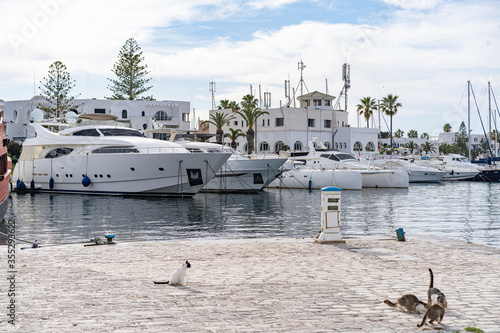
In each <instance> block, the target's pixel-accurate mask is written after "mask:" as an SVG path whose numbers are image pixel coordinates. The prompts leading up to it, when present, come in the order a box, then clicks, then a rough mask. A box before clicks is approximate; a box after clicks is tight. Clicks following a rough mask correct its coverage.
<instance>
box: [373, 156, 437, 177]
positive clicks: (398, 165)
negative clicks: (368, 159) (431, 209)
mask: <svg viewBox="0 0 500 333" xmlns="http://www.w3.org/2000/svg"><path fill="white" fill-rule="evenodd" d="M373 162H374V164H375V165H376V166H377V167H379V168H381V169H383V170H404V171H406V172H408V176H409V182H410V183H439V182H440V181H441V180H442V178H443V177H444V176H445V174H446V172H445V171H442V170H438V169H437V168H433V167H430V166H424V165H421V164H420V163H418V162H417V161H416V160H415V159H414V158H411V159H410V160H404V159H400V158H396V159H393V158H391V159H374V161H373Z"/></svg>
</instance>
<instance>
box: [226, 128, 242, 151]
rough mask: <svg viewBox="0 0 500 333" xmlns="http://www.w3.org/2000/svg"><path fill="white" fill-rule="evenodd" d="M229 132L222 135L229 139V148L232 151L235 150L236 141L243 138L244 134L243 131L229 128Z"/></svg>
mask: <svg viewBox="0 0 500 333" xmlns="http://www.w3.org/2000/svg"><path fill="white" fill-rule="evenodd" d="M229 131H230V132H231V133H226V134H224V137H225V138H229V139H230V140H231V148H233V149H236V140H237V139H238V138H239V137H240V136H242V137H245V136H246V134H245V133H243V131H242V130H241V129H239V128H238V129H232V128H229Z"/></svg>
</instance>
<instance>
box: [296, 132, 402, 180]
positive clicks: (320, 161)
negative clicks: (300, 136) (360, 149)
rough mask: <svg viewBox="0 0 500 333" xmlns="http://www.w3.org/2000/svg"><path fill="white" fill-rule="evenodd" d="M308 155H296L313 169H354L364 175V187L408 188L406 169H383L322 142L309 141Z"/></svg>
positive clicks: (297, 158)
mask: <svg viewBox="0 0 500 333" xmlns="http://www.w3.org/2000/svg"><path fill="white" fill-rule="evenodd" d="M309 147H310V148H309V152H308V153H307V155H302V156H294V157H293V158H294V159H295V160H298V161H304V162H305V165H306V166H307V167H310V168H312V169H327V170H342V169H343V170H345V169H348V170H352V171H357V172H359V173H360V174H361V177H362V186H363V187H389V188H408V186H409V176H408V172H406V171H404V170H381V169H377V168H375V167H374V165H373V164H372V163H369V162H366V161H361V160H358V159H356V158H355V157H354V156H353V155H351V154H349V153H345V152H339V151H336V150H330V149H328V148H326V147H325V145H323V143H322V142H320V141H317V140H314V141H312V142H309Z"/></svg>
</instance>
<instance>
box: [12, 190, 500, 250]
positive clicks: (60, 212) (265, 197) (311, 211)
mask: <svg viewBox="0 0 500 333" xmlns="http://www.w3.org/2000/svg"><path fill="white" fill-rule="evenodd" d="M320 197H321V194H320V191H318V190H316V191H312V192H309V191H307V190H289V189H266V190H265V191H263V192H261V193H258V194H252V195H249V194H230V195H229V194H228V195H224V194H213V193H198V194H196V195H195V196H194V197H192V198H127V197H111V196H86V195H65V194H47V193H39V194H34V195H31V194H16V193H12V194H11V199H10V202H9V210H8V212H7V216H6V219H7V218H10V219H12V218H13V219H15V221H16V236H17V237H18V238H20V239H24V240H29V241H34V240H37V241H38V242H39V243H40V244H61V243H71V242H79V241H88V240H90V239H91V238H95V237H103V236H104V235H105V234H115V235H116V238H115V239H116V241H117V242H124V241H153V240H180V239H189V238H257V237H310V236H312V235H316V234H317V233H318V232H319V230H320V210H319V208H320V207H319V206H320ZM499 198H500V184H498V183H477V182H453V183H441V184H411V185H410V187H409V188H408V189H363V190H361V191H342V204H341V230H342V233H343V234H344V236H358V235H386V234H390V235H395V229H397V228H404V230H405V232H406V237H407V239H411V236H412V235H419V236H425V235H429V236H441V237H448V238H457V239H461V240H466V241H470V242H473V243H477V244H483V245H488V246H493V247H497V248H500V222H499V220H500V200H499ZM28 246H29V244H28Z"/></svg>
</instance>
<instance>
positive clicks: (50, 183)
mask: <svg viewBox="0 0 500 333" xmlns="http://www.w3.org/2000/svg"><path fill="white" fill-rule="evenodd" d="M49 188H50V189H51V190H52V189H53V188H54V178H52V177H51V178H50V180H49Z"/></svg>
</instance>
